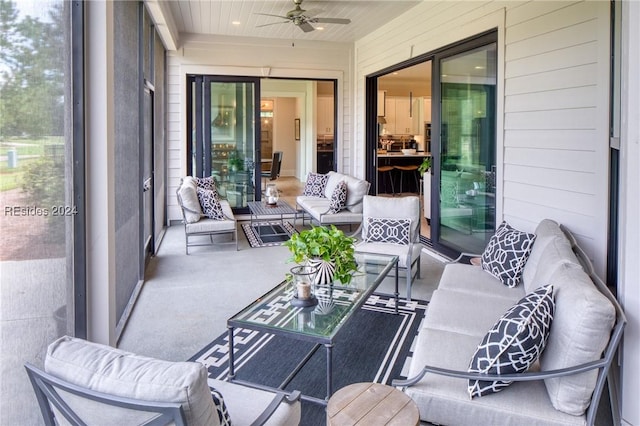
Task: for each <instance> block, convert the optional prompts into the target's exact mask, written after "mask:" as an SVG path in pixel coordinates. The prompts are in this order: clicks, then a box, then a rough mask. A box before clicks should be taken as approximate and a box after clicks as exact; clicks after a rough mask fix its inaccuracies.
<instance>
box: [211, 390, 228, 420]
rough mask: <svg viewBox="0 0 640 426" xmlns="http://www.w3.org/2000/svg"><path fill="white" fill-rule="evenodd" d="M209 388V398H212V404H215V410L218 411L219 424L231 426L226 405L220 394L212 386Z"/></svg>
mask: <svg viewBox="0 0 640 426" xmlns="http://www.w3.org/2000/svg"><path fill="white" fill-rule="evenodd" d="M209 389H211V398H213V404H214V405H215V406H216V411H217V412H218V420H220V426H231V417H230V416H229V410H227V405H226V404H225V403H224V399H223V398H222V394H221V393H220V392H218V391H217V390H216V389H214V388H212V387H210V388H209Z"/></svg>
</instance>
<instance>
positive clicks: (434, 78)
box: [365, 31, 499, 257]
mask: <svg viewBox="0 0 640 426" xmlns="http://www.w3.org/2000/svg"><path fill="white" fill-rule="evenodd" d="M496 40H497V32H496V31H489V32H487V33H484V34H481V35H478V36H476V37H472V38H470V39H467V40H463V41H460V42H458V43H455V44H453V45H451V46H446V47H443V48H442V49H438V50H436V51H434V52H430V53H427V54H424V55H420V56H417V57H415V58H412V59H410V60H408V61H405V62H403V63H400V64H397V65H394V66H392V67H389V68H387V69H384V70H381V71H380V72H378V73H375V74H372V75H370V76H368V77H367V80H366V94H367V127H366V128H367V137H366V141H367V142H366V143H367V150H366V153H365V155H366V164H367V170H366V174H367V179H368V180H369V181H370V182H372V190H373V191H374V193H375V194H378V195H385V196H407V195H419V196H420V198H421V201H422V202H421V204H422V215H421V218H422V220H423V221H422V226H421V236H422V237H423V238H422V240H423V242H425V243H426V244H427V245H430V246H432V247H433V248H434V249H436V250H437V251H440V252H442V253H444V254H446V255H450V256H454V257H455V256H457V254H459V253H460V252H472V253H478V252H482V250H483V249H484V247H485V245H486V243H487V241H488V239H489V237H490V236H491V235H492V234H493V233H494V231H495V227H496V223H495V220H496V217H497V216H496V211H495V206H496V196H495V194H496V185H498V184H499V182H497V181H496V163H495V161H496V131H495V129H496V108H497V106H496V95H495V90H496V79H497V76H496V61H497V58H496ZM425 85H426V86H427V87H425ZM407 188H409V189H408V190H407Z"/></svg>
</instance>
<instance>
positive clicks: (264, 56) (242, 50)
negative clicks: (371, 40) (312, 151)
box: [167, 36, 353, 221]
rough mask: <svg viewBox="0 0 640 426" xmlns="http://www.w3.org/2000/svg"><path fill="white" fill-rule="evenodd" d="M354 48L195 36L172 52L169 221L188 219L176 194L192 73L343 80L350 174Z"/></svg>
mask: <svg viewBox="0 0 640 426" xmlns="http://www.w3.org/2000/svg"><path fill="white" fill-rule="evenodd" d="M352 58H353V50H352V47H351V46H350V45H343V44H335V43H320V42H304V41H296V42H295V47H292V46H291V41H287V40H261V39H247V38H226V37H225V38H221V37H215V38H211V37H200V36H197V37H196V36H192V37H189V38H185V39H184V44H183V46H182V48H181V49H180V50H178V51H174V52H169V54H168V57H167V63H168V75H167V81H168V88H167V99H168V106H167V115H168V117H167V145H168V154H167V161H168V172H167V179H168V185H167V194H168V196H167V206H168V207H167V208H168V220H169V221H176V220H180V219H182V215H181V213H180V210H179V208H178V206H177V203H176V197H175V191H176V189H177V187H178V185H179V184H180V179H181V178H182V177H183V176H184V175H185V174H186V170H187V168H186V164H187V150H186V135H187V129H186V110H187V108H186V102H185V100H186V75H187V74H188V73H194V74H215V75H242V76H258V77H261V76H271V77H290V78H308V79H314V78H324V79H337V80H338V123H337V124H338V126H339V127H338V129H339V131H340V133H339V134H338V141H339V149H340V153H339V155H340V156H341V158H342V159H343V160H342V161H341V162H340V163H339V168H340V170H341V171H344V172H346V173H348V172H349V170H350V163H349V158H350V147H351V146H352V144H351V140H350V135H351V125H350V119H349V117H350V116H351V115H352V111H351V108H350V101H351V96H350V93H351V81H350V76H351V75H353V71H352V64H353V59H352ZM267 68H268V70H267Z"/></svg>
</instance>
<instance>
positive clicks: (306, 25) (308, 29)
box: [298, 22, 315, 33]
mask: <svg viewBox="0 0 640 426" xmlns="http://www.w3.org/2000/svg"><path fill="white" fill-rule="evenodd" d="M298 27H299V28H300V29H301V30H302V31H304V32H305V33H309V32H311V31H313V30H315V28H313V26H312V25H311V24H310V23H308V22H303V23H301V24H300V25H298Z"/></svg>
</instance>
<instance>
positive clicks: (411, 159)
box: [377, 151, 431, 194]
mask: <svg viewBox="0 0 640 426" xmlns="http://www.w3.org/2000/svg"><path fill="white" fill-rule="evenodd" d="M428 157H431V153H430V152H424V151H417V152H416V153H415V154H403V153H402V152H396V151H386V152H385V151H378V154H377V167H378V194H392V193H394V192H400V188H402V192H413V193H416V194H417V193H419V192H420V191H419V189H420V188H419V185H417V184H416V182H417V181H418V182H419V177H418V176H417V174H418V171H417V170H415V169H413V170H411V169H412V168H413V167H416V168H417V166H420V164H422V162H423V161H424V159H425V158H428ZM412 166H413V167H412ZM403 169H404V170H403ZM392 182H393V184H392Z"/></svg>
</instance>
